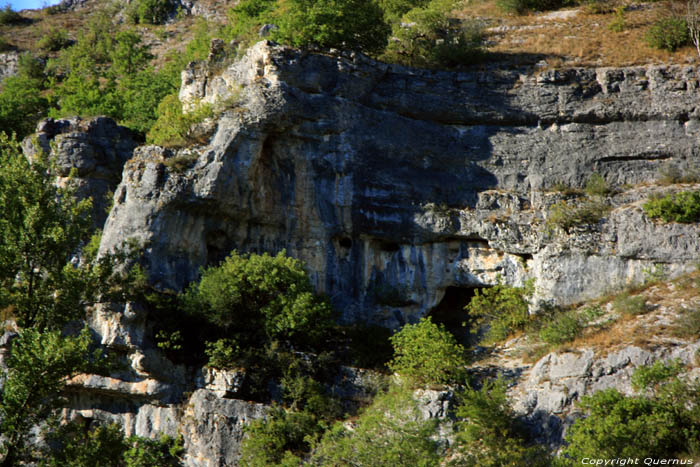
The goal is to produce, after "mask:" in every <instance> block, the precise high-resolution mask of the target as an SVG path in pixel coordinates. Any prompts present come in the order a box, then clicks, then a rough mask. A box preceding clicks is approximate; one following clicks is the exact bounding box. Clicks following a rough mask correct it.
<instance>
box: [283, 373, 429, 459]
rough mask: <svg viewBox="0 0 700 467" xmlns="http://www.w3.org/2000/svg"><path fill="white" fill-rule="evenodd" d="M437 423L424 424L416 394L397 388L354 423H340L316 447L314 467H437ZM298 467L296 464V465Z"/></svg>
mask: <svg viewBox="0 0 700 467" xmlns="http://www.w3.org/2000/svg"><path fill="white" fill-rule="evenodd" d="M436 428H437V421H436V420H434V419H428V420H424V419H423V417H422V416H421V414H420V410H419V409H418V404H417V402H416V401H415V399H414V398H413V393H412V391H410V390H408V389H407V388H405V387H400V386H393V387H391V388H390V389H389V391H388V392H387V393H385V394H380V395H378V396H377V397H376V398H375V400H374V401H373V402H372V405H370V406H369V407H367V409H365V410H364V411H363V412H362V414H360V416H359V417H358V418H357V419H356V420H355V422H354V423H353V427H352V429H349V428H348V427H346V426H345V424H343V423H341V422H338V423H336V424H335V425H334V426H333V427H332V428H331V429H329V430H328V431H326V432H325V433H324V435H323V437H322V438H321V440H320V441H319V442H318V443H315V445H314V449H313V453H312V456H311V459H310V461H311V463H312V464H313V465H329V466H331V465H337V466H341V465H347V466H349V465H357V466H370V465H371V466H377V467H394V466H404V465H405V466H409V465H410V466H422V467H432V466H435V467H437V466H438V465H439V462H440V457H439V446H438V444H437V443H436V442H435V441H434V436H435V435H436V434H437V430H436ZM295 465H296V464H295Z"/></svg>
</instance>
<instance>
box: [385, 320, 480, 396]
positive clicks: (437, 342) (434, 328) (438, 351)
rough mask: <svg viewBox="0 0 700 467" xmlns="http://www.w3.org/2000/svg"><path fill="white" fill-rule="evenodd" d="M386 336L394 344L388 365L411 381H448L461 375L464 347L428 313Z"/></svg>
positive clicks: (459, 378)
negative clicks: (391, 358) (424, 316)
mask: <svg viewBox="0 0 700 467" xmlns="http://www.w3.org/2000/svg"><path fill="white" fill-rule="evenodd" d="M390 340H391V344H392V345H393V346H394V359H393V360H392V361H391V362H390V363H389V368H391V370H392V371H395V372H397V373H399V374H400V375H402V376H405V377H407V378H408V379H409V380H410V381H411V382H412V383H414V384H416V385H419V386H423V385H429V384H449V383H454V382H460V381H461V380H462V379H463V377H464V365H465V363H466V359H465V352H464V347H462V346H461V345H460V344H458V343H457V340H456V339H455V337H454V336H453V335H452V334H450V333H449V332H448V331H447V330H445V327H444V326H443V325H442V324H440V325H438V324H435V323H433V322H432V321H431V319H430V317H427V318H423V319H421V320H420V321H419V322H418V323H417V324H407V325H406V326H404V327H403V328H401V330H400V331H399V332H397V333H396V334H394V335H393V336H391V338H390Z"/></svg>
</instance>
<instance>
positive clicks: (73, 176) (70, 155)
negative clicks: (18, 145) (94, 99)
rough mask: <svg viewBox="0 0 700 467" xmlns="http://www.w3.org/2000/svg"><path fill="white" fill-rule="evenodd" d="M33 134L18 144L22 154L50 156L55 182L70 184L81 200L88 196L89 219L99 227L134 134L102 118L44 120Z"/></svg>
mask: <svg viewBox="0 0 700 467" xmlns="http://www.w3.org/2000/svg"><path fill="white" fill-rule="evenodd" d="M36 131H37V132H36V133H35V134H34V135H32V136H28V137H27V138H25V139H24V141H23V142H22V147H23V150H24V153H25V154H26V155H27V156H28V157H32V156H33V155H35V154H37V153H38V152H39V151H42V152H43V153H44V154H48V155H49V156H50V157H52V158H53V160H54V161H55V162H56V165H57V170H58V180H57V183H59V184H70V185H71V186H72V187H74V188H75V189H76V195H77V196H78V197H79V198H81V199H83V198H88V197H92V203H93V212H92V218H93V220H94V223H95V226H96V227H99V228H101V227H102V226H103V225H104V222H105V219H106V218H107V208H108V207H109V205H110V204H111V196H109V197H108V194H109V195H112V193H113V192H114V190H115V189H116V187H117V185H118V184H119V182H120V181H121V172H122V169H123V168H124V163H125V162H126V161H127V160H129V159H131V157H132V154H133V151H134V148H135V147H136V146H137V142H136V141H135V140H134V135H133V134H132V133H131V131H129V130H128V129H127V128H124V127H121V126H119V125H117V124H116V123H115V122H114V120H112V119H111V118H106V117H95V118H90V119H86V120H83V119H81V118H79V117H73V118H70V119H64V120H53V119H51V118H48V119H45V120H42V121H41V122H39V124H38V125H37V130H36ZM72 172H73V173H72Z"/></svg>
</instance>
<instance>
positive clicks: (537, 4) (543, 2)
mask: <svg viewBox="0 0 700 467" xmlns="http://www.w3.org/2000/svg"><path fill="white" fill-rule="evenodd" d="M576 3H577V2H576V1H574V0H498V1H497V2H496V4H497V5H498V6H499V7H500V8H501V9H502V10H504V11H506V12H512V13H517V14H519V15H521V14H523V13H525V12H527V11H529V10H534V11H545V10H556V9H558V8H562V7H565V6H573V5H575V4H576Z"/></svg>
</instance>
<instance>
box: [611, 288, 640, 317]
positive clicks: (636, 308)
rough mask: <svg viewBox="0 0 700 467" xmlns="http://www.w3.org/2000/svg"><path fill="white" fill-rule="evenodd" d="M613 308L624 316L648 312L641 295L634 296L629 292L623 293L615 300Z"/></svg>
mask: <svg viewBox="0 0 700 467" xmlns="http://www.w3.org/2000/svg"><path fill="white" fill-rule="evenodd" d="M613 308H614V309H615V311H617V312H618V313H622V314H623V315H632V316H635V315H640V314H642V313H644V312H646V301H645V300H644V297H642V296H641V295H637V296H632V295H630V293H629V292H622V293H621V294H619V295H618V296H617V297H615V299H614V300H613Z"/></svg>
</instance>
